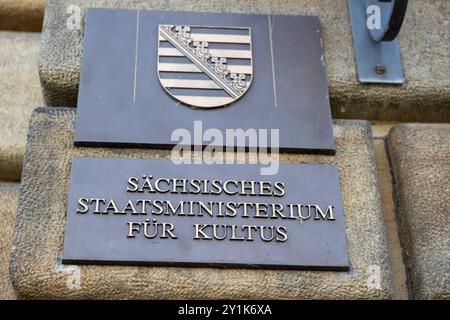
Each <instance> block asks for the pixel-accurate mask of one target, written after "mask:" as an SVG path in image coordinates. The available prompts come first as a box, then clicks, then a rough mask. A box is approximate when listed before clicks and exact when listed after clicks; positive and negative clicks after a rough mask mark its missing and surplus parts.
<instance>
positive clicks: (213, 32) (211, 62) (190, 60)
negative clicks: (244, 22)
mask: <svg viewBox="0 0 450 320" xmlns="http://www.w3.org/2000/svg"><path fill="white" fill-rule="evenodd" d="M251 39H252V38H251V29H250V28H245V27H211V26H187V25H169V24H161V25H159V26H158V77H159V80H160V82H161V85H162V86H163V87H164V89H165V90H166V91H167V92H168V93H169V94H170V95H171V96H172V97H173V98H175V99H177V100H178V101H180V102H182V103H184V104H187V105H189V106H192V107H198V108H215V107H221V106H225V105H228V104H230V103H232V102H234V101H236V100H238V99H239V98H240V97H242V96H243V95H244V94H245V93H246V91H247V90H248V88H249V86H250V84H251V82H252V75H253V63H252V40H251Z"/></svg>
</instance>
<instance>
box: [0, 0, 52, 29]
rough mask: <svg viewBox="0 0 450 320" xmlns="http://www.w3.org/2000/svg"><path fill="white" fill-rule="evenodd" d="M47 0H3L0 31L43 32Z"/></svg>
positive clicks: (0, 5)
mask: <svg viewBox="0 0 450 320" xmlns="http://www.w3.org/2000/svg"><path fill="white" fill-rule="evenodd" d="M44 8H45V0H2V1H1V2H0V30H2V29H7V30H17V31H41V29H42V21H43V20H44Z"/></svg>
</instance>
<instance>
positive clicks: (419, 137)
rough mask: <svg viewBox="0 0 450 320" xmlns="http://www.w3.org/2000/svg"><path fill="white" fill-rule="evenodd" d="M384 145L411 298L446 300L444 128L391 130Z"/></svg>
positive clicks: (449, 138)
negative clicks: (393, 182)
mask: <svg viewBox="0 0 450 320" xmlns="http://www.w3.org/2000/svg"><path fill="white" fill-rule="evenodd" d="M388 146H389V152H390V157H391V163H392V168H393V171H394V174H395V182H396V195H397V200H398V210H399V220H400V231H401V238H402V241H403V250H404V253H405V258H406V263H407V267H408V271H409V278H410V285H411V291H412V297H413V298H414V299H450V265H449V261H450V247H449V244H450V242H449V224H448V221H449V220H448V219H449V214H450V125H448V124H399V125H396V126H394V127H393V128H392V129H391V131H390V133H389V136H388Z"/></svg>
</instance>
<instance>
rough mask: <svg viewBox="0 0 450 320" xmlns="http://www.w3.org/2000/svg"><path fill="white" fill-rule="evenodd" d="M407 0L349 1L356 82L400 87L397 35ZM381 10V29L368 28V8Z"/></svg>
mask: <svg viewBox="0 0 450 320" xmlns="http://www.w3.org/2000/svg"><path fill="white" fill-rule="evenodd" d="M407 3H408V0H378V1H376V0H348V7H349V12H350V20H351V25H352V33H353V43H354V47H355V56H356V65H357V74H358V80H359V81H360V82H361V83H388V84H403V83H404V81H405V78H404V75H403V68H402V64H401V61H400V50H399V48H398V41H397V39H396V36H397V34H398V32H399V31H400V27H401V25H402V22H403V17H404V15H405V12H406V7H407ZM371 5H377V6H378V8H379V9H380V12H379V14H380V15H379V17H380V21H381V23H380V25H381V27H380V28H377V29H372V30H370V29H369V27H368V25H367V19H368V8H369V7H370V6H371Z"/></svg>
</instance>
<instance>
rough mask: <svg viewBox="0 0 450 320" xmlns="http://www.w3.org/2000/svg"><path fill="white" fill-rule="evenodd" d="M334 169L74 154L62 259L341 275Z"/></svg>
mask: <svg viewBox="0 0 450 320" xmlns="http://www.w3.org/2000/svg"><path fill="white" fill-rule="evenodd" d="M338 180H339V179H338V172H337V168H336V166H335V165H310V164H280V167H279V171H278V174H276V175H273V176H264V177H262V176H260V175H259V166H257V165H251V164H238V165H219V164H216V165H187V164H184V165H183V164H182V165H176V164H174V163H173V162H172V161H170V160H146V159H127V158H73V160H72V169H71V177H70V190H69V196H68V206H67V217H66V219H67V220H66V229H65V239H64V251H63V258H62V259H63V263H76V264H80V263H91V264H130V265H141V264H145V265H172V266H223V267H226V266H231V267H244V268H254V267H265V268H281V269H326V270H347V269H348V267H349V261H348V256H347V247H346V238H345V226H344V219H343V212H342V206H341V201H340V192H339V182H338Z"/></svg>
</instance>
